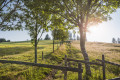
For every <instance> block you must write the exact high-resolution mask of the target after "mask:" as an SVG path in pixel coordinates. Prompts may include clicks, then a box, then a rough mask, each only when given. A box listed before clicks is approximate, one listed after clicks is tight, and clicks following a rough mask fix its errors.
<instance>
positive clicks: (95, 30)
mask: <svg viewBox="0 0 120 80" xmlns="http://www.w3.org/2000/svg"><path fill="white" fill-rule="evenodd" d="M97 31H99V29H98V26H91V27H89V28H88V32H90V33H95V32H97Z"/></svg>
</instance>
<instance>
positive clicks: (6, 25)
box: [0, 0, 22, 31]
mask: <svg viewBox="0 0 120 80" xmlns="http://www.w3.org/2000/svg"><path fill="white" fill-rule="evenodd" d="M20 6H21V1H19V0H0V30H2V31H5V30H14V29H15V30H20V29H21V28H22V26H21V25H22V23H21V22H20V18H19V15H20V11H19V9H20Z"/></svg>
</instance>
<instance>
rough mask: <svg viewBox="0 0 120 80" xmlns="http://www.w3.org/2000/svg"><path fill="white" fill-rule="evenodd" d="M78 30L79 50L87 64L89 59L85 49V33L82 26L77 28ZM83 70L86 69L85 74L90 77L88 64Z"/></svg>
mask: <svg viewBox="0 0 120 80" xmlns="http://www.w3.org/2000/svg"><path fill="white" fill-rule="evenodd" d="M79 30H80V48H81V51H82V54H83V57H84V60H85V61H87V62H89V57H88V54H87V52H86V49H85V38H86V32H84V30H83V26H82V25H80V26H79ZM85 68H86V74H87V75H89V76H91V70H90V64H88V63H86V64H85Z"/></svg>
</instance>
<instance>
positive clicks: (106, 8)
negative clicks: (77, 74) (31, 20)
mask: <svg viewBox="0 0 120 80" xmlns="http://www.w3.org/2000/svg"><path fill="white" fill-rule="evenodd" d="M51 4H52V5H53V7H52V8H51V9H50V10H49V11H51V13H54V14H55V15H56V14H57V15H58V16H62V17H63V18H64V19H65V20H67V21H69V22H70V23H71V24H72V25H74V26H76V27H79V31H80V48H81V51H82V54H83V56H84V59H85V60H86V61H87V62H89V57H88V54H87V52H86V48H85V40H86V39H85V38H86V31H87V29H88V27H89V26H91V25H94V24H98V23H101V22H103V21H107V20H110V19H111V17H110V13H112V12H114V11H115V10H116V9H117V8H118V6H119V4H120V2H119V1H118V0H59V1H58V0H54V1H53V2H51ZM85 67H86V74H87V75H91V70H90V65H89V64H85Z"/></svg>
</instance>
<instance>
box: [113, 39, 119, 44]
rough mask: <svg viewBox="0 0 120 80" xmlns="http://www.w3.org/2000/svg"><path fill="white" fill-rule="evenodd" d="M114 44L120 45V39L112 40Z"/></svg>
mask: <svg viewBox="0 0 120 80" xmlns="http://www.w3.org/2000/svg"><path fill="white" fill-rule="evenodd" d="M112 43H118V44H120V38H118V39H115V38H112Z"/></svg>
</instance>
